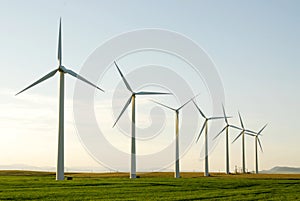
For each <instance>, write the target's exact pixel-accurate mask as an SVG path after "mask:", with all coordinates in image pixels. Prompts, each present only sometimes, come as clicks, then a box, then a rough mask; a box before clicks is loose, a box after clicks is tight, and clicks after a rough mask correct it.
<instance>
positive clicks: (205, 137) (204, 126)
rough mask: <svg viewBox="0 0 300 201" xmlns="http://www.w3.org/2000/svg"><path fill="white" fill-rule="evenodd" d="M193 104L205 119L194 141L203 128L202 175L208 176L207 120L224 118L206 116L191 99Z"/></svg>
mask: <svg viewBox="0 0 300 201" xmlns="http://www.w3.org/2000/svg"><path fill="white" fill-rule="evenodd" d="M193 103H194V105H195V106H196V108H197V109H198V111H199V113H200V114H201V116H202V117H203V118H204V119H205V121H204V123H203V126H202V128H201V130H200V133H199V135H198V138H197V140H196V142H198V140H199V138H200V136H201V134H202V132H203V130H204V128H205V135H204V146H205V172H204V176H206V177H207V176H209V170H208V139H207V133H208V121H210V120H216V119H224V117H206V116H205V115H204V113H203V112H202V111H201V109H200V108H199V107H198V105H197V104H196V103H195V101H194V100H193Z"/></svg>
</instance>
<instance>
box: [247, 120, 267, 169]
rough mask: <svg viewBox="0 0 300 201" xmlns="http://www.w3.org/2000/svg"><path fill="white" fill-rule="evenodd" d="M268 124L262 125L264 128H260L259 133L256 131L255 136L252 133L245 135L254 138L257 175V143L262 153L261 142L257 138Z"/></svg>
mask: <svg viewBox="0 0 300 201" xmlns="http://www.w3.org/2000/svg"><path fill="white" fill-rule="evenodd" d="M267 125H268V124H266V125H264V127H262V129H260V131H258V132H257V133H256V134H255V135H254V134H252V133H247V134H248V135H251V136H253V137H255V173H256V174H258V152H257V143H258V144H259V147H260V150H261V152H263V148H262V146H261V142H260V139H259V136H261V135H262V134H261V133H262V131H263V130H264V129H265V128H266V126H267Z"/></svg>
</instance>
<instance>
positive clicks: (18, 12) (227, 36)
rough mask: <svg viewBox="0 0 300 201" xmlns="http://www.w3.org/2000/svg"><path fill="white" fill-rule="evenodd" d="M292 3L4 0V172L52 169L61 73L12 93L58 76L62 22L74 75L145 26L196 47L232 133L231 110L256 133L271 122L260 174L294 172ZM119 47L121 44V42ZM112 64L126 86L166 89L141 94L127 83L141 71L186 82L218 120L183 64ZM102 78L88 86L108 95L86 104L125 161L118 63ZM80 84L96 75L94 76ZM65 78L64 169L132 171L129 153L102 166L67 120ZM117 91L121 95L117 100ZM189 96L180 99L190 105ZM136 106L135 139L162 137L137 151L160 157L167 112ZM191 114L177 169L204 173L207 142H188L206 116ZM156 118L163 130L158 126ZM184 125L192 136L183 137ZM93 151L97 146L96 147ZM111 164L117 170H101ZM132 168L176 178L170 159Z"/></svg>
mask: <svg viewBox="0 0 300 201" xmlns="http://www.w3.org/2000/svg"><path fill="white" fill-rule="evenodd" d="M299 4H300V3H299V1H296V0H295V1H292V0H288V1H283V0H281V1H279V0H268V1H259V0H253V1H244V0H226V1H217V0H212V1H202V0H187V1H179V0H173V1H171V0H164V1H158V0H154V1H146V0H142V1H141V0H139V1H138V0H126V1H121V0H110V1H104V0H100V1H92V0H89V1H81V0H77V1H58V0H53V1H33V0H29V1H16V0H13V1H6V0H1V7H0V16H1V17H0V25H1V32H0V44H1V46H0V68H1V70H2V73H1V74H0V103H1V104H0V136H1V140H0V152H1V154H0V167H1V166H7V165H14V164H25V165H28V166H37V167H55V165H56V156H57V138H58V136H57V126H58V124H57V122H58V75H56V76H54V77H53V78H51V79H49V80H47V81H45V82H43V83H41V84H40V85H39V86H36V87H34V88H32V89H30V90H28V91H26V92H24V93H23V94H20V95H18V96H14V94H16V93H17V92H18V91H20V90H21V89H23V88H25V87H26V86H28V85H29V84H31V83H32V82H34V81H35V80H37V79H39V78H40V77H41V76H43V75H45V74H46V73H48V72H50V71H51V70H54V69H55V68H57V36H58V24H59V18H60V17H62V21H63V63H64V65H65V66H66V67H69V68H71V69H72V70H74V71H76V72H81V70H82V68H83V66H85V64H87V61H88V59H89V58H90V55H92V54H93V53H94V52H95V51H96V50H97V48H98V47H101V45H103V44H105V43H106V42H107V41H109V40H110V39H113V38H114V37H116V36H118V35H120V34H123V33H127V32H130V31H135V30H143V29H149V28H155V29H161V30H168V31H171V32H174V33H178V34H180V35H183V36H185V37H186V38H188V39H190V40H192V41H193V42H195V43H197V44H198V45H199V47H201V48H202V49H203V51H204V52H206V53H207V55H208V57H209V58H210V59H211V60H212V62H213V63H214V65H215V68H216V72H217V73H218V76H219V77H220V79H221V81H222V86H223V89H224V102H225V108H226V112H227V113H228V114H229V115H230V116H232V117H233V118H231V119H230V122H231V123H232V124H235V125H239V120H238V116H237V112H238V111H240V112H241V115H242V117H243V120H244V124H245V126H246V127H247V128H249V129H251V130H255V131H258V130H259V129H260V128H262V127H263V126H264V125H265V124H266V123H268V126H267V127H266V129H265V130H264V132H263V136H262V137H261V141H262V145H263V153H262V152H259V162H260V163H259V166H260V167H259V168H260V169H261V170H262V169H270V168H272V167H274V166H292V167H300V159H299V153H300V148H299V146H298V144H299V141H300V133H299V130H300V124H299V123H298V120H299V113H300V106H299V102H300V92H299V90H298V88H297V87H298V86H300V81H299V75H300V68H299V66H300V61H299V59H298V57H299V56H298V55H300V28H299V27H300V26H299V25H300V24H299V23H300V14H299V13H300V5H299ZM123 42H124V44H126V41H123ZM124 44H123V43H122V44H120V46H121V45H124ZM116 59H118V62H119V64H120V66H121V68H122V71H123V73H124V75H125V76H126V75H127V77H128V81H129V82H130V81H131V83H132V84H133V86H135V87H136V88H137V89H147V90H160V91H163V90H166V89H167V88H162V87H161V86H157V87H153V86H142V85H141V86H139V85H137V83H139V82H140V81H135V82H134V81H133V80H132V79H133V78H134V77H135V74H134V73H135V72H137V71H138V69H139V68H140V67H141V66H143V65H149V64H160V65H161V66H167V67H168V69H172V71H173V72H175V73H176V75H180V76H181V77H182V78H183V79H184V80H185V81H186V82H187V83H188V85H189V86H190V87H191V90H192V92H193V94H197V93H200V95H199V97H198V98H197V101H196V102H197V103H198V104H199V106H200V107H201V108H202V109H203V110H204V111H205V113H206V114H208V115H213V110H212V101H211V98H210V96H209V95H210V92H209V91H208V90H207V83H205V82H204V81H203V79H202V80H201V79H197V77H196V76H195V75H194V74H193V71H191V70H188V69H189V67H188V64H187V63H185V62H183V61H182V60H180V58H176V57H174V56H172V55H171V56H170V54H166V53H162V52H160V53H159V52H155V51H154V50H153V51H144V52H136V53H132V54H129V55H125V56H123V57H122V58H116ZM92 73H93V72H92ZM105 74H106V75H105V76H104V77H102V78H101V80H95V82H96V84H98V85H99V86H100V87H102V88H104V89H105V91H106V92H105V93H104V94H101V93H100V92H99V93H95V96H94V100H95V101H94V105H93V106H92V107H93V108H94V111H95V116H96V119H97V125H98V127H99V128H100V130H101V131H102V132H103V135H104V136H105V138H106V140H107V141H109V142H110V143H111V145H112V146H113V147H114V148H115V149H117V150H120V151H121V152H124V153H129V151H130V140H129V138H128V135H130V133H129V125H128V123H129V121H127V120H130V116H129V115H130V112H131V110H130V109H128V111H127V112H126V114H127V115H126V116H127V120H126V118H123V119H122V118H121V122H120V125H122V126H117V127H116V128H112V125H113V123H114V120H115V119H116V115H118V114H119V112H120V111H121V109H122V107H123V105H124V104H125V102H126V101H127V99H128V95H129V93H127V92H126V88H125V86H124V84H123V83H122V81H121V78H120V76H119V75H118V73H117V71H116V69H115V68H114V66H113V65H111V66H110V68H108V69H106V73H105ZM174 76H175V74H174ZM87 78H88V79H94V77H92V76H91V77H87ZM130 78H132V79H131V80H130ZM166 79H167V78H166ZM142 80H143V79H142ZM142 80H141V81H142ZM145 80H148V77H147V79H146V77H145ZM171 81H172V80H171ZM65 82H66V90H65V165H66V167H82V168H83V167H89V168H90V169H97V168H99V167H101V168H102V169H103V171H105V170H110V169H112V170H122V171H128V170H129V155H128V156H127V157H128V158H125V159H124V158H122V160H123V159H124V160H125V161H128V164H126V163H125V164H124V163H122V164H117V162H118V161H122V160H121V159H120V158H118V156H115V155H113V154H111V155H110V151H109V150H106V151H105V152H101V154H102V155H107V156H109V157H108V158H109V159H105V160H111V161H109V162H104V161H100V162H99V161H97V156H95V155H93V153H92V151H91V150H89V147H88V146H87V145H86V144H84V142H83V141H84V140H83V139H82V134H80V129H79V128H78V126H79V125H78V122H76V117H75V114H76V112H74V105H76V104H74V103H75V102H76V101H77V99H75V98H74V97H76V96H74V91H75V90H76V84H77V82H76V80H75V79H74V78H72V77H70V76H66V81H65ZM87 87H88V86H87ZM117 92H118V93H120V94H121V95H119V96H116V94H118V93H117ZM113 97H114V99H112V98H113ZM189 98H190V97H186V100H188V99H189ZM155 100H156V101H159V102H162V103H164V104H170V105H171V106H172V107H177V106H179V105H180V103H181V102H180V101H185V100H180V101H179V100H178V99H176V96H175V97H156V98H155ZM137 101H138V103H137V104H138V109H137V114H138V116H137V117H138V118H137V127H140V129H138V132H137V135H139V131H140V130H143V129H142V128H147V127H149V126H151V125H154V123H158V125H159V126H161V127H162V128H161V129H162V130H160V131H157V132H158V134H157V136H152V138H151V139H150V140H140V141H138V142H137V144H138V145H137V146H138V150H140V152H139V154H141V155H146V156H147V154H151V153H159V151H157V150H160V149H164V147H167V146H169V145H170V144H171V143H172V142H173V141H174V114H173V113H172V112H170V111H168V110H163V109H162V108H159V107H157V106H155V105H153V103H151V102H150V101H149V99H148V98H139V99H138V100H137ZM112 105H113V106H114V107H112ZM112 108H113V109H112ZM220 108H221V106H220ZM194 109H195V108H193V105H192V104H190V105H189V106H188V108H186V110H187V111H191V113H192V114H193V115H194V114H195V116H192V117H191V116H188V117H187V118H188V119H189V122H193V124H191V125H190V124H185V125H186V126H187V128H186V129H187V130H186V131H185V130H184V129H185V128H181V131H180V132H181V133H182V134H181V140H183V141H184V139H185V137H184V133H185V132H188V133H189V139H193V142H190V144H189V146H188V148H187V149H185V150H184V151H182V152H184V153H182V155H181V169H182V170H184V171H203V168H204V161H203V156H202V154H201V153H202V152H203V136H202V137H201V138H200V141H199V142H198V143H196V142H194V139H195V138H196V137H197V136H198V133H199V131H200V128H201V125H202V123H203V119H202V118H201V117H200V116H199V114H198V113H195V111H193V110H194ZM186 114H190V113H186ZM155 115H157V116H155ZM183 115H184V112H183ZM214 115H215V114H214ZM180 118H181V119H183V117H180ZM160 119H161V120H163V123H161V122H160V121H158V120H160ZM189 125H190V126H191V128H193V129H194V128H196V130H193V129H192V132H190V130H189V129H190V127H189ZM220 125H221V126H220ZM84 126H88V125H84ZM222 126H223V124H222V122H221V123H220V124H218V125H216V126H213V125H212V126H211V127H212V128H210V130H211V131H212V132H211V133H209V135H210V136H214V135H216V134H217V131H219V130H220V129H222ZM146 130H147V129H146ZM141 132H142V131H140V136H141V135H142V134H141ZM87 135H88V134H87ZM237 135H238V132H236V131H232V132H231V133H230V139H231V141H232V140H233V139H234V138H235V137H236V136H237ZM224 140H225V139H224V135H221V136H220V138H219V139H218V140H217V141H215V142H214V146H212V148H211V150H210V154H209V157H210V170H211V171H225V152H224V151H225V141H224ZM98 143H99V150H101V147H104V145H103V144H102V143H103V142H98ZM154 144H155V146H154ZM183 146H185V145H183ZM110 156H111V157H110ZM164 157H165V158H164ZM230 157H231V159H230V161H231V165H230V169H231V171H233V170H234V168H235V166H237V167H241V141H240V140H238V141H236V142H235V143H233V144H230ZM169 158H170V157H168V156H164V155H162V159H161V160H165V161H168V160H169ZM246 159H247V161H246V166H247V169H249V170H254V140H253V138H251V137H246ZM141 161H142V160H141ZM110 162H111V163H112V164H115V165H107V164H108V163H110ZM137 163H138V170H151V169H152V170H156V169H157V168H164V169H167V170H173V166H174V165H173V164H172V162H165V163H163V165H162V167H158V166H157V164H155V165H154V164H153V166H151V163H149V164H141V163H139V161H137ZM107 166H109V167H107Z"/></svg>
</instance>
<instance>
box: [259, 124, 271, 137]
mask: <svg viewBox="0 0 300 201" xmlns="http://www.w3.org/2000/svg"><path fill="white" fill-rule="evenodd" d="M267 125H268V124H266V125H264V127H262V129H260V131H258V133H257V134H258V135H260V134H261V132H262V131H263V130H264V129H265V128H266V126H267Z"/></svg>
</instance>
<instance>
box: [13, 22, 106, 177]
mask: <svg viewBox="0 0 300 201" xmlns="http://www.w3.org/2000/svg"><path fill="white" fill-rule="evenodd" d="M57 59H58V68H57V69H55V70H53V71H51V72H50V73H48V74H47V75H45V76H44V77H42V78H41V79H39V80H38V81H36V82H34V83H33V84H31V85H30V86H28V87H26V88H25V89H23V90H22V91H20V92H18V93H17V94H16V95H18V94H20V93H22V92H24V91H26V90H27V89H29V88H31V87H33V86H35V85H37V84H39V83H41V82H43V81H45V80H47V79H49V78H50V77H52V76H54V75H55V74H56V73H57V72H59V74H60V79H59V116H58V117H59V118H58V119H59V120H58V158H57V169H56V180H64V82H65V78H64V74H65V73H67V74H69V75H71V76H73V77H75V78H77V79H79V80H81V81H83V82H85V83H87V84H89V85H91V86H93V87H95V88H97V89H99V90H101V91H103V90H102V89H100V88H99V87H97V86H96V85H94V84H93V83H91V82H90V81H88V80H87V79H85V78H84V77H82V76H80V75H78V74H77V73H75V72H74V71H72V70H70V69H67V68H65V67H64V66H63V65H62V36H61V18H60V21H59V35H58V54H57Z"/></svg>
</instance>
